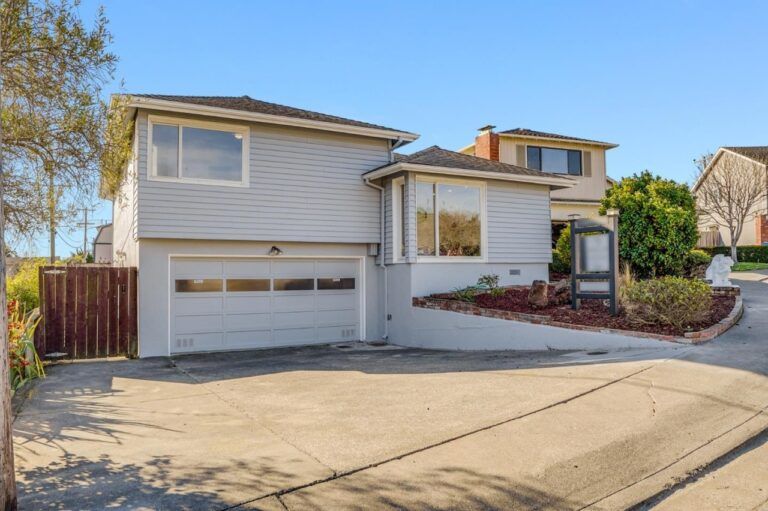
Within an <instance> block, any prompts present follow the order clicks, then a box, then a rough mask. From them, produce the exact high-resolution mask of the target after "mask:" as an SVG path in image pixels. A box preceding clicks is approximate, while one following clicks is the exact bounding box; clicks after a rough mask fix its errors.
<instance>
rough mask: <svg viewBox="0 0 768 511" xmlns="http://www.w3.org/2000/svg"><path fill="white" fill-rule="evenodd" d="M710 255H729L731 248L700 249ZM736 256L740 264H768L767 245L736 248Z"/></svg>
mask: <svg viewBox="0 0 768 511" xmlns="http://www.w3.org/2000/svg"><path fill="white" fill-rule="evenodd" d="M701 250H703V251H704V252H707V253H709V254H710V255H713V256H714V255H717V254H723V255H727V256H729V255H731V247H714V248H712V247H710V248H702V249H701ZM736 254H737V257H738V258H739V262H740V263H768V245H745V246H743V247H736Z"/></svg>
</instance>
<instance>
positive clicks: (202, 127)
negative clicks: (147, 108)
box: [149, 116, 249, 186]
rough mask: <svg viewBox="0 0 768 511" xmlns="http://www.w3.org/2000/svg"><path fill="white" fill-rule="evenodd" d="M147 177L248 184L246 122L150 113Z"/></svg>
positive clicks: (236, 184)
mask: <svg viewBox="0 0 768 511" xmlns="http://www.w3.org/2000/svg"><path fill="white" fill-rule="evenodd" d="M149 122H150V130H149V132H150V141H149V150H150V162H149V167H150V168H149V175H150V179H157V180H174V181H189V182H193V183H212V184H225V185H230V186H247V185H248V135H249V130H248V128H247V127H245V126H236V125H225V124H219V123H210V122H199V121H187V120H180V119H174V118H162V117H154V116H150V119H149Z"/></svg>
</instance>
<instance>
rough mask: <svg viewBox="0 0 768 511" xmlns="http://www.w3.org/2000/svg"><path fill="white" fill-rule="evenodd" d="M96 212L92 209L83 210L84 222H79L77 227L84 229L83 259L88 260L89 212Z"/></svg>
mask: <svg viewBox="0 0 768 511" xmlns="http://www.w3.org/2000/svg"><path fill="white" fill-rule="evenodd" d="M89 211H95V209H92V208H83V221H82V222H78V223H77V226H78V227H82V228H83V257H85V258H86V259H87V258H88V226H89V225H90V224H89V223H88V212H89Z"/></svg>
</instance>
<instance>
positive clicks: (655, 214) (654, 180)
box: [600, 171, 698, 277]
mask: <svg viewBox="0 0 768 511" xmlns="http://www.w3.org/2000/svg"><path fill="white" fill-rule="evenodd" d="M609 208H616V209H618V210H619V211H620V213H619V257H620V258H621V259H622V261H624V262H627V263H629V265H630V266H631V268H632V271H633V273H634V274H635V275H637V276H638V277H649V276H654V275H681V274H682V273H683V271H684V267H685V262H686V258H687V257H688V254H689V252H690V251H691V249H693V247H694V246H695V245H696V241H697V239H698V229H697V220H696V206H695V202H694V199H693V196H692V195H691V192H690V190H689V189H688V187H687V186H686V185H684V184H679V183H676V182H674V181H672V180H670V179H663V178H661V177H659V176H653V175H651V173H650V172H648V171H644V172H642V173H640V174H636V175H634V176H632V177H626V178H624V179H622V180H621V182H620V183H618V184H617V185H615V186H614V187H612V188H610V189H609V190H607V191H606V193H605V197H604V198H603V200H602V203H601V207H600V213H601V214H605V212H606V210H607V209H609Z"/></svg>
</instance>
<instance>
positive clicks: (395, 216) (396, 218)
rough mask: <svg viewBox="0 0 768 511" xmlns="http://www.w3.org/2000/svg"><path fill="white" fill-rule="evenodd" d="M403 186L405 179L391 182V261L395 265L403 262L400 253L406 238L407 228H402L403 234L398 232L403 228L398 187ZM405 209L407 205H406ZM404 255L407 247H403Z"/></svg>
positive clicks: (401, 200)
mask: <svg viewBox="0 0 768 511" xmlns="http://www.w3.org/2000/svg"><path fill="white" fill-rule="evenodd" d="M403 185H405V178H403V177H398V178H395V179H393V180H392V194H391V195H392V261H394V262H396V263H402V262H404V261H405V255H403V254H402V253H401V251H400V246H401V245H402V242H403V238H407V237H408V233H407V231H408V226H407V225H406V226H404V227H403V232H402V233H401V232H400V228H401V226H403V219H402V214H403V212H402V209H401V206H402V203H403V197H402V194H401V192H400V187H401V186H403ZM406 207H407V205H406ZM405 250H406V254H407V253H408V247H405Z"/></svg>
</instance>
